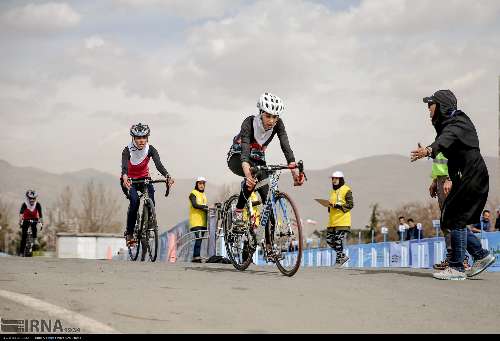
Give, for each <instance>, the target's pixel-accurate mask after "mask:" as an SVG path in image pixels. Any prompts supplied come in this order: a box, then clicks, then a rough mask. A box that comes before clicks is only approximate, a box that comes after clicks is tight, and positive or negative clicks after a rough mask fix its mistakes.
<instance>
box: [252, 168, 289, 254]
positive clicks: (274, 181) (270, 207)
mask: <svg viewBox="0 0 500 341" xmlns="http://www.w3.org/2000/svg"><path fill="white" fill-rule="evenodd" d="M280 175H281V171H279V170H276V171H271V172H270V174H269V177H268V178H266V179H264V180H262V181H259V182H258V183H257V184H256V185H255V188H254V192H255V191H256V190H257V189H259V188H261V187H263V186H266V185H268V184H269V190H268V192H267V199H266V203H265V205H264V210H263V211H262V213H261V218H260V224H259V226H256V227H253V226H252V227H251V228H258V229H265V228H266V226H267V224H268V222H269V219H270V215H271V212H272V213H273V214H274V217H275V219H277V214H276V204H275V198H276V196H277V193H278V192H279V189H278V182H279V178H280ZM247 205H248V212H249V217H254V209H253V203H252V200H248V201H247ZM280 207H281V209H282V210H283V215H284V218H285V221H286V225H287V229H288V233H291V234H293V231H292V228H291V226H290V222H289V221H288V213H287V210H286V205H283V204H282V203H281V201H280ZM251 223H252V225H253V224H254V223H255V222H254V221H253V222H251ZM276 223H277V222H275V224H276ZM269 234H270V236H271V238H272V234H271V231H269ZM273 242H274V241H273ZM263 251H264V255H265V258H267V256H268V255H267V252H268V250H267V249H266V248H264V250H263Z"/></svg>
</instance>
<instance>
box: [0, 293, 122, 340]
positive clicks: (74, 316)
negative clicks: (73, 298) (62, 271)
mask: <svg viewBox="0 0 500 341" xmlns="http://www.w3.org/2000/svg"><path fill="white" fill-rule="evenodd" d="M0 296H1V297H4V298H6V299H8V300H11V301H14V302H17V303H20V304H22V305H25V306H27V307H31V308H33V309H36V310H39V311H43V312H46V313H48V314H50V315H53V316H56V317H58V318H60V319H63V320H65V321H68V322H72V323H74V324H76V325H78V326H79V327H80V328H82V329H83V330H84V332H89V333H118V332H117V331H116V330H114V329H113V328H111V327H109V326H107V325H105V324H103V323H101V322H98V321H96V320H93V319H91V318H89V317H86V316H83V315H81V314H78V313H76V312H74V311H71V310H68V309H65V308H61V307H59V306H56V305H54V304H50V303H47V302H44V301H41V300H38V299H36V298H33V297H29V296H26V295H23V294H18V293H16V292H12V291H6V290H2V289H0Z"/></svg>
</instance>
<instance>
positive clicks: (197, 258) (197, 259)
mask: <svg viewBox="0 0 500 341" xmlns="http://www.w3.org/2000/svg"><path fill="white" fill-rule="evenodd" d="M191 263H201V257H193V259H192V260H191Z"/></svg>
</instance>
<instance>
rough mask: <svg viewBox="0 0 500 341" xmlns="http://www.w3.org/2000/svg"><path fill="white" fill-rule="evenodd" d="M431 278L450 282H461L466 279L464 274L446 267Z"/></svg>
mask: <svg viewBox="0 0 500 341" xmlns="http://www.w3.org/2000/svg"><path fill="white" fill-rule="evenodd" d="M432 277H434V278H436V279H442V280H450V281H463V280H465V279H466V278H467V275H466V274H465V272H462V271H458V270H455V269H453V268H450V267H447V268H446V269H444V270H443V271H439V272H436V273H433V274H432Z"/></svg>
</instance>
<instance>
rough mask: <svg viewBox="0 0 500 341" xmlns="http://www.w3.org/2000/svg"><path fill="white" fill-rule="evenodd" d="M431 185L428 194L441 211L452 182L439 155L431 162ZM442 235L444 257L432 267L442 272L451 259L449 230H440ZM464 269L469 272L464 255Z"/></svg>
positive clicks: (441, 156) (446, 167) (443, 160)
mask: <svg viewBox="0 0 500 341" xmlns="http://www.w3.org/2000/svg"><path fill="white" fill-rule="evenodd" d="M431 176H432V183H431V186H430V187H429V194H430V195H431V197H432V198H436V197H437V200H438V204H439V210H440V211H441V210H442V209H443V203H444V200H445V199H446V197H447V196H448V193H450V191H451V187H452V182H451V179H450V176H449V174H448V159H447V158H446V157H445V156H444V155H443V153H439V154H438V155H437V156H436V158H435V159H434V160H433V161H432V174H431ZM442 231H443V234H444V241H445V244H446V257H445V259H444V260H443V261H442V262H441V263H437V264H434V265H433V266H432V267H433V268H434V269H435V270H444V269H446V268H447V267H448V265H449V260H450V257H451V236H450V230H448V229H442ZM464 269H465V270H469V269H470V266H469V257H468V256H467V255H465V259H464Z"/></svg>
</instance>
